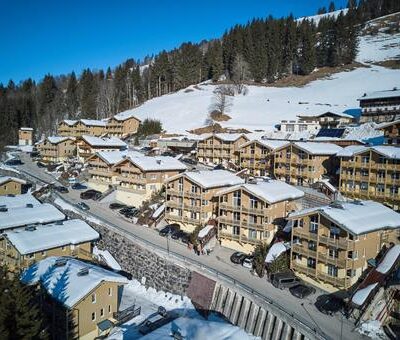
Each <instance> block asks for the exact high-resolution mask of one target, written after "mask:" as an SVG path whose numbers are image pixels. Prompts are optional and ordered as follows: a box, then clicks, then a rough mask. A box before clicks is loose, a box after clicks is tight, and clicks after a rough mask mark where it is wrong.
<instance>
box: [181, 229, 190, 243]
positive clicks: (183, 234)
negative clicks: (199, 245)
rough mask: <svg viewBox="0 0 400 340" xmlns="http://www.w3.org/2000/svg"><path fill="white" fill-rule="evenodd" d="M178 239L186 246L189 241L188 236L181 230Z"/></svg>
mask: <svg viewBox="0 0 400 340" xmlns="http://www.w3.org/2000/svg"><path fill="white" fill-rule="evenodd" d="M179 238H180V239H181V242H183V243H185V244H188V243H189V241H190V234H188V233H185V232H184V231H182V230H181V236H180V237H179Z"/></svg>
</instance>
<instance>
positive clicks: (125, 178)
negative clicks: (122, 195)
mask: <svg viewBox="0 0 400 340" xmlns="http://www.w3.org/2000/svg"><path fill="white" fill-rule="evenodd" d="M117 181H120V182H126V183H132V184H146V183H147V182H146V178H137V177H133V176H117Z"/></svg>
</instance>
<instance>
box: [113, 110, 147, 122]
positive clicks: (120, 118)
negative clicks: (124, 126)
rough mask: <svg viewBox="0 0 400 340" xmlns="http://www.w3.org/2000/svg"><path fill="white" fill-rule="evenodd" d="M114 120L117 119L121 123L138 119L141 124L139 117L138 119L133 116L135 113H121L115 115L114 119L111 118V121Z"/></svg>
mask: <svg viewBox="0 0 400 340" xmlns="http://www.w3.org/2000/svg"><path fill="white" fill-rule="evenodd" d="M112 118H114V119H116V120H118V121H120V122H123V121H125V120H128V119H131V118H134V119H136V120H137V121H139V122H141V120H140V119H139V118H138V117H136V116H135V115H134V114H133V112H129V111H125V112H120V113H118V114H116V115H114V116H113V117H111V119H112Z"/></svg>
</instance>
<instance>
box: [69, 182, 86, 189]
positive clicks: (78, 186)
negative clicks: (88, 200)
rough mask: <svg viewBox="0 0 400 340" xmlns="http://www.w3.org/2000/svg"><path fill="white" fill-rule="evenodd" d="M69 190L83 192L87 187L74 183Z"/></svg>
mask: <svg viewBox="0 0 400 340" xmlns="http://www.w3.org/2000/svg"><path fill="white" fill-rule="evenodd" d="M71 188H72V189H74V190H85V189H87V186H86V185H83V184H81V183H75V184H72V187H71Z"/></svg>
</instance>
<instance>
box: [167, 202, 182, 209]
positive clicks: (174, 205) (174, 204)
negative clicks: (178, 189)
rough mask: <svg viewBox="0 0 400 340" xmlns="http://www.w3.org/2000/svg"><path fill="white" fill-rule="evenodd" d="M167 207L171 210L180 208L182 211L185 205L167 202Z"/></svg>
mask: <svg viewBox="0 0 400 340" xmlns="http://www.w3.org/2000/svg"><path fill="white" fill-rule="evenodd" d="M165 205H166V207H170V208H180V209H182V206H183V203H179V202H177V201H173V200H170V201H166V202H165Z"/></svg>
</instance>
